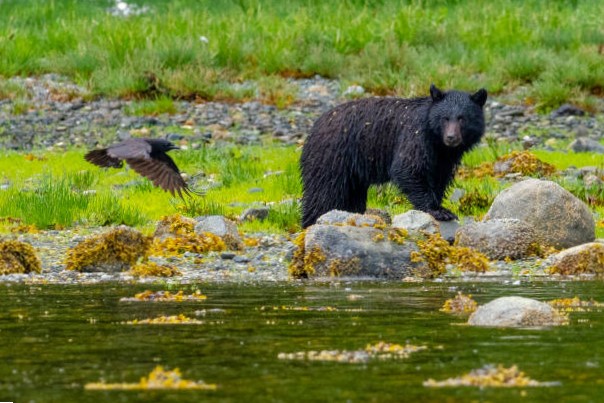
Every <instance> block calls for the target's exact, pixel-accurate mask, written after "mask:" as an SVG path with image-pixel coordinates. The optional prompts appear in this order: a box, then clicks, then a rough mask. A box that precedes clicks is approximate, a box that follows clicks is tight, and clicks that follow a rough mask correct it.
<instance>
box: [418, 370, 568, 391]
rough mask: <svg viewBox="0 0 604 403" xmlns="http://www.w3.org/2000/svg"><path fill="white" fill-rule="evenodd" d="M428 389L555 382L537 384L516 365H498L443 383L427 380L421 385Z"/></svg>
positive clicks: (550, 384) (543, 383) (546, 384)
mask: <svg viewBox="0 0 604 403" xmlns="http://www.w3.org/2000/svg"><path fill="white" fill-rule="evenodd" d="M423 385H424V386H427V387H430V388H442V387H459V386H473V387H479V388H520V387H526V386H555V385H558V383H557V382H539V381H535V380H533V379H531V378H529V377H528V376H527V375H526V374H525V373H524V372H522V371H520V370H519V369H518V367H517V366H516V365H512V366H511V367H509V368H506V367H504V366H503V365H501V364H499V365H497V366H495V365H485V366H484V367H482V368H478V369H473V370H472V371H470V372H468V373H467V374H464V375H462V376H459V377H456V378H449V379H446V380H444V381H436V380H434V379H428V380H427V381H425V382H424V383H423Z"/></svg>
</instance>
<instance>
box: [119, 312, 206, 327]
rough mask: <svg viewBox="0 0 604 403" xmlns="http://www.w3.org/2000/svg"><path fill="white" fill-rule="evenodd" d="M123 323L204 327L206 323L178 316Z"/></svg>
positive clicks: (181, 315)
mask: <svg viewBox="0 0 604 403" xmlns="http://www.w3.org/2000/svg"><path fill="white" fill-rule="evenodd" d="M123 323H124V324H126V325H202V324H203V323H204V322H203V321H201V320H198V319H192V318H189V317H188V316H185V315H183V314H178V315H171V316H164V315H162V316H158V317H157V318H152V319H140V320H139V319H134V320H129V321H127V322H123Z"/></svg>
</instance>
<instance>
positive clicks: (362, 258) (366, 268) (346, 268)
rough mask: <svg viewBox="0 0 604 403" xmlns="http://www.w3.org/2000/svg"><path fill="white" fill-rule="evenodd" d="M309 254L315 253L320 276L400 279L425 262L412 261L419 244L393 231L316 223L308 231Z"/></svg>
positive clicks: (316, 268) (313, 267) (307, 250)
mask: <svg viewBox="0 0 604 403" xmlns="http://www.w3.org/2000/svg"><path fill="white" fill-rule="evenodd" d="M304 249H305V253H307V254H313V255H312V256H313V257H312V258H311V259H310V261H312V270H313V271H314V272H313V273H309V274H310V275H313V276H316V277H334V276H335V277H338V276H344V277H372V278H389V279H400V278H403V277H406V276H409V275H412V274H413V272H414V270H415V269H417V268H421V267H423V265H424V264H423V263H414V262H412V261H411V252H414V251H418V248H417V245H416V244H415V242H412V241H411V240H405V235H404V232H401V231H400V230H397V229H393V228H386V229H380V228H375V227H369V226H365V227H358V226H349V225H322V224H316V225H313V226H311V227H309V228H308V230H307V231H306V237H305V243H304Z"/></svg>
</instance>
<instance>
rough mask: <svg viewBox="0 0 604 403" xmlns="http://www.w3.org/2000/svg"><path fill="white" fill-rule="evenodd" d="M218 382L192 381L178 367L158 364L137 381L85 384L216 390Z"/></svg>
mask: <svg viewBox="0 0 604 403" xmlns="http://www.w3.org/2000/svg"><path fill="white" fill-rule="evenodd" d="M216 388H217V386H216V384H212V383H205V382H203V381H191V380H187V379H183V378H182V374H181V373H180V370H179V369H178V368H174V369H173V370H172V371H168V370H165V369H164V368H163V367H162V366H161V365H158V366H157V367H155V369H153V371H151V373H150V374H149V376H146V377H145V376H143V377H142V378H141V379H140V381H139V382H137V383H105V382H93V383H87V384H86V385H85V386H84V389H86V390H156V389H197V390H216Z"/></svg>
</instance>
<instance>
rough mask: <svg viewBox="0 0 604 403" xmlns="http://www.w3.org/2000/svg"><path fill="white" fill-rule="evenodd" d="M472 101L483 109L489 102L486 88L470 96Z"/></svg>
mask: <svg viewBox="0 0 604 403" xmlns="http://www.w3.org/2000/svg"><path fill="white" fill-rule="evenodd" d="M470 99H471V100H472V101H474V102H476V103H477V104H478V105H479V106H480V107H483V106H484V104H485V103H486V102H487V90H485V89H484V88H481V89H479V90H478V91H476V93H474V94H472V95H470Z"/></svg>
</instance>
